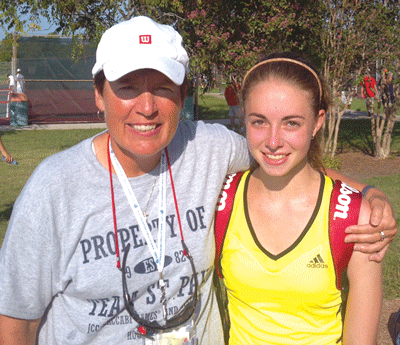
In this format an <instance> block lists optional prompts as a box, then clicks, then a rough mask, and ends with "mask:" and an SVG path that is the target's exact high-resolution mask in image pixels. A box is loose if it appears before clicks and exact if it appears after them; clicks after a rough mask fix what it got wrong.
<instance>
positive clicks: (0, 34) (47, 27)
mask: <svg viewBox="0 0 400 345" xmlns="http://www.w3.org/2000/svg"><path fill="white" fill-rule="evenodd" d="M40 20H41V21H40V23H39V25H40V26H41V28H42V30H40V31H28V27H27V26H26V27H25V32H26V34H27V35H47V34H49V33H51V32H53V31H54V29H55V25H54V24H53V25H51V24H50V23H49V22H48V21H47V19H46V18H45V17H42V16H41V17H40ZM4 37H5V31H4V30H3V28H1V27H0V40H2V39H4Z"/></svg>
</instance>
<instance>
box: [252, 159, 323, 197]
mask: <svg viewBox="0 0 400 345" xmlns="http://www.w3.org/2000/svg"><path fill="white" fill-rule="evenodd" d="M253 178H254V182H255V183H256V184H257V186H258V188H259V191H260V193H263V194H268V195H270V197H274V198H279V197H285V196H287V195H289V196H290V197H295V196H296V195H298V194H301V195H304V193H306V192H307V191H309V190H310V185H311V184H312V183H313V181H319V172H318V171H316V170H315V169H314V168H312V167H311V166H310V164H309V163H308V162H305V163H304V164H300V165H299V166H297V167H296V168H295V169H294V170H292V171H291V172H290V173H289V174H286V175H284V176H271V175H268V174H266V173H265V172H264V171H263V170H262V168H261V167H257V168H256V169H255V170H254V172H253Z"/></svg>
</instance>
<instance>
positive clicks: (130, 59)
mask: <svg viewBox="0 0 400 345" xmlns="http://www.w3.org/2000/svg"><path fill="white" fill-rule="evenodd" d="M187 67H188V57H187V54H186V51H185V50H184V49H183V47H182V38H181V36H180V35H179V34H178V33H177V32H176V31H175V30H174V29H173V28H172V27H169V26H165V25H160V24H157V23H155V22H154V21H152V20H151V19H149V18H146V17H135V18H133V19H131V20H129V21H126V22H122V23H120V24H117V25H115V26H113V27H112V28H110V29H109V30H107V31H106V32H105V33H104V34H103V36H102V39H101V41H100V43H99V45H98V48H97V52H96V64H95V66H94V67H93V70H92V73H93V76H94V85H95V100H96V104H97V106H98V108H99V109H100V110H101V111H104V114H105V121H106V124H107V130H106V131H105V132H103V133H100V134H99V135H96V136H94V137H92V138H89V139H87V140H84V141H82V142H81V143H79V144H78V145H76V146H74V147H72V148H70V149H68V150H65V151H63V152H60V153H58V154H56V155H53V156H51V157H49V158H48V159H46V160H45V161H44V162H42V163H41V164H40V165H39V166H38V168H37V169H36V170H35V171H34V173H33V174H32V176H31V177H30V179H29V181H28V182H27V184H26V185H25V187H24V189H23V191H22V193H21V195H20V196H19V197H18V200H17V201H16V203H15V205H14V208H13V212H12V215H11V218H10V222H9V226H8V229H7V233H6V236H5V239H4V242H3V245H2V248H1V251H0V315H1V316H0V343H1V344H2V345H3V344H13V345H15V344H18V341H19V342H20V343H24V344H26V343H29V342H30V343H34V342H35V339H36V335H37V334H38V335H37V336H38V339H39V343H43V344H56V343H57V344H68V343H73V344H82V343H86V344H93V343H95V344H107V345H109V344H125V343H128V344H140V345H142V344H143V343H145V344H156V343H157V342H158V343H159V342H161V341H162V340H167V338H168V339H169V340H170V341H172V340H173V341H174V343H178V344H183V343H184V341H185V339H188V340H189V344H199V345H207V344H209V345H215V344H222V342H223V334H222V327H221V323H220V317H219V312H218V306H217V304H216V303H215V302H216V300H215V295H214V289H213V288H212V278H211V277H212V273H213V263H214V251H213V248H214V238H213V226H212V225H213V219H214V211H215V204H216V202H217V200H218V196H219V192H220V188H221V186H222V183H223V181H224V179H225V175H226V174H227V173H229V172H234V171H239V170H244V169H246V168H248V167H249V165H250V156H249V153H248V150H247V145H246V140H245V138H244V137H242V136H240V135H238V134H236V133H234V132H232V131H229V130H228V129H227V128H226V127H225V126H221V125H211V124H205V123H204V122H201V121H199V122H192V121H179V113H180V111H181V110H182V107H183V101H184V98H185V93H186V83H187V82H186V80H187ZM168 158H169V159H168ZM125 176H126V177H125ZM355 184H356V185H358V186H359V185H360V184H358V183H357V182H355ZM361 186H364V185H362V184H361ZM373 194H374V195H375V196H374V197H372V195H373ZM370 196H371V201H372V203H373V204H374V205H375V214H374V217H376V219H372V222H376V223H378V224H379V226H377V227H375V226H369V227H364V228H354V229H353V230H352V231H353V234H351V235H350V237H349V238H350V239H351V240H353V241H357V242H361V241H362V242H364V243H363V244H360V243H359V245H362V246H363V248H362V249H363V250H367V251H368V252H373V253H375V252H377V251H380V252H379V254H377V255H375V258H376V259H378V260H380V259H381V258H382V256H383V255H384V253H385V251H386V250H387V246H388V244H389V242H390V241H391V240H392V238H393V236H394V234H395V233H396V229H395V223H394V219H393V217H392V213H391V207H390V204H389V203H388V202H387V199H385V198H384V197H383V196H382V195H381V193H380V192H379V191H377V190H376V189H372V190H371V191H370ZM385 200H386V201H385ZM382 217H383V219H382ZM384 229H389V230H385V234H386V237H387V238H386V239H385V241H383V242H381V241H378V240H379V239H380V235H379V233H380V231H382V230H384ZM360 233H362V235H360ZM164 235H165V239H164ZM155 238H156V240H155V241H154V240H153V239H155ZM360 239H361V241H360ZM365 242H367V243H365ZM368 242H369V243H372V242H375V243H373V244H368ZM182 243H185V246H184V245H183V244H182ZM159 244H161V245H159ZM128 248H129V251H128ZM189 253H190V256H188V255H187V254H189ZM126 254H128V255H126ZM119 257H121V260H119ZM123 258H125V261H124V260H123ZM190 258H193V260H191V259H190ZM121 261H122V265H121ZM163 261H164V262H163ZM191 262H193V263H194V265H193V266H192V265H191ZM118 266H119V268H121V266H123V270H122V272H121V271H120V270H119V269H118ZM194 271H195V273H194ZM16 272H17V274H16ZM195 277H197V280H196V279H195ZM122 278H124V281H125V282H126V287H125V288H124V289H123V287H122V284H121V281H122V280H123V279H122ZM197 282H198V284H197ZM196 291H197V292H198V295H197V298H193V297H194V296H196ZM124 292H126V293H124ZM125 299H126V300H127V302H128V303H126V302H125ZM128 299H130V300H131V301H132V300H133V301H134V304H133V305H132V304H131V303H129V300H128ZM194 300H195V301H196V300H197V304H194V303H192V302H193V301H194ZM182 306H183V309H182V313H181V314H179V315H180V316H182V317H180V318H179V319H180V320H174V319H173V317H174V315H177V314H178V313H179V312H178V311H179V309H180V308H181V307H182ZM193 306H196V309H195V310H193V309H192V307H193ZM165 314H166V315H165ZM165 316H166V317H167V319H168V320H171V319H172V320H173V321H174V322H175V321H177V324H178V325H177V326H176V327H175V328H177V330H176V332H175V333H173V332H172V331H171V327H170V324H171V321H169V322H168V321H167V322H166V321H165ZM181 319H182V320H187V321H186V322H183V321H181ZM148 322H153V323H152V324H150V327H148V326H147V324H148ZM144 324H146V325H144ZM138 326H141V327H138ZM164 326H166V327H168V329H166V330H162V327H164ZM160 329H161V332H160V333H157V334H152V331H155V332H158V330H160ZM144 333H145V334H144ZM144 336H146V337H148V336H152V337H153V338H154V339H155V341H154V342H153V341H152V340H151V339H149V338H144ZM171 338H173V339H171ZM174 338H175V339H174Z"/></svg>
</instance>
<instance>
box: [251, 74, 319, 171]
mask: <svg viewBox="0 0 400 345" xmlns="http://www.w3.org/2000/svg"><path fill="white" fill-rule="evenodd" d="M244 112H245V123H246V133H247V142H248V146H249V150H250V152H251V154H252V155H253V157H254V159H255V160H256V161H257V163H258V164H259V165H260V167H261V169H262V170H263V171H264V172H265V173H266V174H268V175H270V176H285V175H287V174H289V173H290V172H291V171H293V169H294V168H295V167H298V166H300V165H305V164H306V163H307V154H308V151H309V149H310V143H311V139H312V137H313V136H315V134H316V133H317V132H318V130H319V129H320V128H321V126H322V124H323V121H324V116H325V112H324V111H323V110H320V111H319V113H318V115H317V116H315V113H314V110H313V108H312V104H311V98H310V94H309V93H308V92H306V91H304V90H302V89H300V88H299V87H297V86H296V85H295V84H293V83H290V82H287V81H284V80H281V79H277V78H269V79H268V80H266V81H262V82H259V83H257V84H255V85H254V86H253V87H252V88H251V90H250V92H249V94H248V97H247V98H246V100H245V103H244Z"/></svg>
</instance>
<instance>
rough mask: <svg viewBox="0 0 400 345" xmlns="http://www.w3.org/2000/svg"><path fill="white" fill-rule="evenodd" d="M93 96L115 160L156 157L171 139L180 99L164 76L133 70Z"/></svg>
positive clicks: (176, 86) (149, 71) (108, 83)
mask: <svg viewBox="0 0 400 345" xmlns="http://www.w3.org/2000/svg"><path fill="white" fill-rule="evenodd" d="M95 93H96V105H97V107H98V108H99V109H100V111H104V114H105V121H106V123H107V127H108V129H109V132H110V134H111V140H112V144H113V149H114V152H115V154H116V156H117V158H118V159H122V160H123V158H124V156H128V157H130V158H133V159H134V158H135V157H137V158H142V159H143V158H146V157H151V156H153V157H154V156H155V155H157V156H159V155H160V154H161V150H162V149H163V148H165V147H166V146H167V145H168V144H169V143H170V141H171V140H172V138H173V137H174V135H175V132H176V129H177V126H178V122H179V113H180V111H181V109H182V106H183V102H184V96H183V93H182V92H181V86H179V85H176V84H174V83H173V82H172V81H171V80H170V79H169V78H168V77H166V76H165V75H164V74H162V73H160V72H158V71H156V70H152V69H143V70H137V71H134V72H131V73H129V74H127V75H125V76H123V77H122V78H120V79H118V80H116V81H114V82H109V81H107V80H106V81H105V84H104V89H103V92H102V93H100V92H99V91H98V90H96V91H95Z"/></svg>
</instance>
